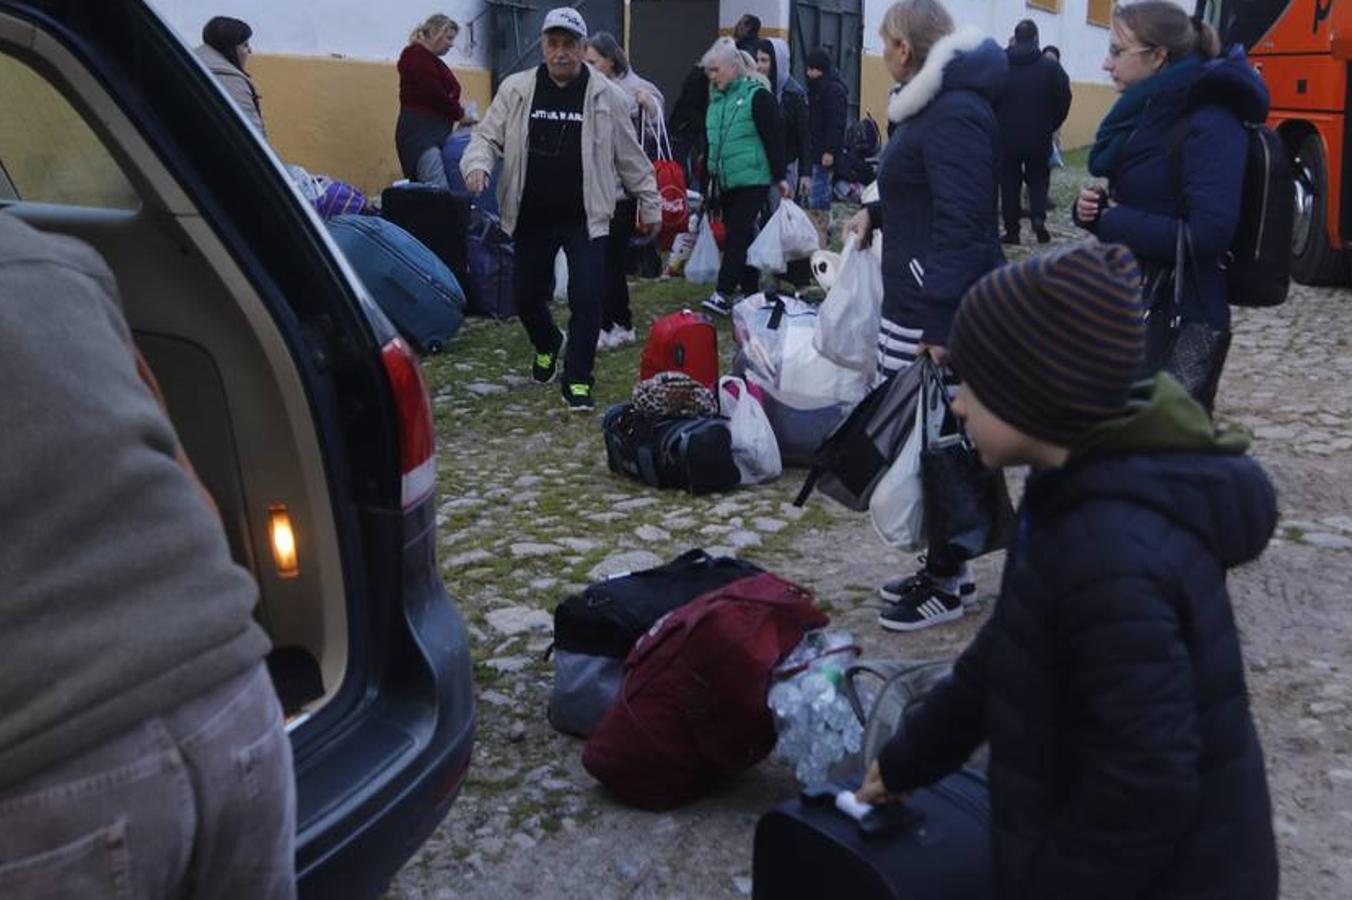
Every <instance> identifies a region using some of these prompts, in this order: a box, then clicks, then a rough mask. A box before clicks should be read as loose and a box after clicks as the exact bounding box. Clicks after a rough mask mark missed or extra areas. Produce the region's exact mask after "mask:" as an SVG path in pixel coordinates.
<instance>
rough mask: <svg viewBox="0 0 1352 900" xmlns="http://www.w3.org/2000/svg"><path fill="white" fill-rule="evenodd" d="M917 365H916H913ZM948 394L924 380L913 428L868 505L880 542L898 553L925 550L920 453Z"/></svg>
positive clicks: (935, 434)
mask: <svg viewBox="0 0 1352 900" xmlns="http://www.w3.org/2000/svg"><path fill="white" fill-rule="evenodd" d="M915 365H920V363H915ZM947 402H948V392H947V390H946V389H945V388H944V386H943V385H942V384H939V385H938V386H937V389H936V386H935V385H933V384H932V383H931V382H929V381H928V380H926V383H925V385H924V387H923V388H922V389H921V394H920V402H919V403H917V404H916V405H915V427H914V428H912V429H911V434H910V436H909V437H907V438H906V443H905V444H902V446H901V453H899V454H898V455H897V459H896V462H894V463H892V467H891V468H890V469H888V470H887V474H886V475H884V476H883V477H882V480H881V481H879V482H878V486H877V487H876V488H874V490H873V496H872V497H871V498H870V499H869V503H868V517H869V520H870V521H871V522H872V523H873V530H874V531H876V532H878V537H880V538H882V540H883V543H886V544H890V545H891V546H893V547H896V548H897V549H899V550H905V551H915V550H921V549H924V547H925V488H924V482H923V480H922V479H921V477H920V452H921V451H922V450H924V449H925V447H926V445H927V444H929V443H931V442H933V441H936V440H938V439H939V435H940V432H941V431H942V429H943V424H944V405H945V404H946V403H947Z"/></svg>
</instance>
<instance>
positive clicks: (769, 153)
mask: <svg viewBox="0 0 1352 900" xmlns="http://www.w3.org/2000/svg"><path fill="white" fill-rule="evenodd" d="M748 60H749V57H748V56H747V55H745V54H743V53H742V51H741V50H738V49H737V45H736V44H734V43H733V42H732V40H731V38H726V37H722V38H719V39H718V40H717V41H715V42H714V45H713V46H712V47H710V48H709V52H708V53H705V54H704V59H703V60H702V61H701V63H700V64H701V65H702V66H703V67H704V71H705V73H706V74H707V75H708V76H709V81H710V91H709V110H708V112H707V113H706V114H705V117H704V127H705V132H706V134H707V137H708V147H709V150H708V155H707V156H706V157H705V159H706V161H707V162H706V165H707V167H708V170H709V180H710V193H713V192H714V191H715V190H716V191H717V193H718V204H719V208H720V209H721V211H722V214H723V226H724V227H725V228H726V229H727V236H726V238H725V239H724V241H723V264H722V265H721V266H720V267H719V270H718V284H717V287H716V289H715V291H714V293H713V295H712V296H711V297H709V299H708V300H705V301H704V307H705V308H706V309H708V310H710V311H712V312H716V313H718V314H720V315H724V316H726V315H727V314H728V313H729V312H731V311H732V305H733V304H734V303H736V302H737V300H738V299H740V297H741V295H742V294H753V293H755V292H756V289H757V287H758V286H759V282H760V274H759V273H758V272H757V271H756V270H755V269H753V268H751V267H750V266H748V265H747V264H746V250H747V247H749V246H751V239H752V238H753V237H755V232H756V216H757V214H758V213H759V212H760V210H761V205H762V204H763V203H764V202H765V191H766V188H768V187H769V186H770V185H771V184H778V185H779V191H780V194H781V195H783V196H785V197H787V196H789V184H788V182H787V181H785V180H784V169H785V161H784V128H783V126H782V124H781V122H780V118H779V104H778V103H777V102H776V101H775V97H774V94H772V93H771V92H770V91H769V90H767V89H766V87H765V84H764V82H763V81H761V80H758V79H756V78H755V77H753V75H752V74H751V73H752V67H753V63H751V62H749V61H748Z"/></svg>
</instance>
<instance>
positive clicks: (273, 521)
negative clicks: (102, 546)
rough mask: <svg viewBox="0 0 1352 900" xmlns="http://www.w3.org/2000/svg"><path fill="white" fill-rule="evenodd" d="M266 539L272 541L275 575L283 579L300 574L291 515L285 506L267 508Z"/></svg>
mask: <svg viewBox="0 0 1352 900" xmlns="http://www.w3.org/2000/svg"><path fill="white" fill-rule="evenodd" d="M268 537H269V538H270V539H271V541H272V560H273V562H275V563H276V564H277V574H278V575H280V576H281V577H283V578H295V577H296V576H297V575H299V574H300V562H299V560H298V559H297V556H296V532H295V530H294V529H293V528H292V527H291V515H290V514H289V513H288V512H287V511H286V507H285V506H281V505H278V506H269V507H268Z"/></svg>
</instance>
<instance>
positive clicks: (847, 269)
mask: <svg viewBox="0 0 1352 900" xmlns="http://www.w3.org/2000/svg"><path fill="white" fill-rule="evenodd" d="M882 309H883V269H882V263H881V262H880V261H879V259H878V257H877V256H875V255H874V254H872V253H869V252H868V251H867V250H860V249H859V239H858V237H856V236H855V235H850V237H849V239H848V240H846V242H845V251H844V253H843V254H842V255H841V259H840V270H839V272H837V274H836V278H835V282H834V283H833V284H832V285H831V290H830V291H829V292H828V293H827V295H826V299H825V300H823V301H822V307H821V317H820V318H819V319H818V320H817V331H816V334H814V335H813V337H812V343H813V346H814V347H816V348H817V352H818V353H820V354H821V355H822V356H824V357H826V358H827V359H829V360H831V361H832V362H834V363H836V364H837V365H840V366H844V367H846V368H848V369H854V370H855V371H858V372H868V373H872V372H874V371H875V370H876V369H877V367H878V328H879V327H880V325H879V320H880V318H881V316H882Z"/></svg>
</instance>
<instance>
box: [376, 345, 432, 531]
mask: <svg viewBox="0 0 1352 900" xmlns="http://www.w3.org/2000/svg"><path fill="white" fill-rule="evenodd" d="M380 359H381V361H382V362H383V363H384V364H385V373H386V374H387V375H389V377H390V386H391V387H392V388H393V389H394V405H395V408H396V409H397V410H398V412H399V475H400V483H401V490H400V496H401V502H402V504H403V508H404V509H408V508H409V507H410V506H412V505H413V504H415V503H417V502H418V501H419V500H422V499H423V498H424V497H426V496H427V495H428V494H430V493H432V488H433V487H435V486H436V480H437V455H436V431H435V429H434V426H433V424H432V403H431V401H430V400H429V399H428V397H427V386H426V385H425V384H424V383H423V377H422V369H421V368H419V367H418V360H417V358H416V357H415V356H414V355H413V351H411V350H409V349H408V345H407V344H405V343H404V342H403V341H402V340H400V339H399V338H395V339H394V340H392V341H390V342H389V343H388V344H386V345H385V346H384V347H383V348H381V351H380Z"/></svg>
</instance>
